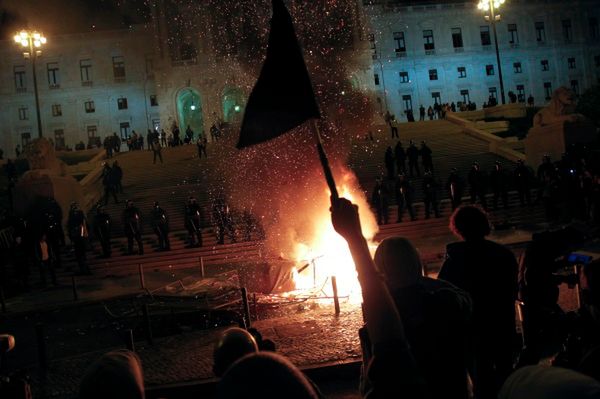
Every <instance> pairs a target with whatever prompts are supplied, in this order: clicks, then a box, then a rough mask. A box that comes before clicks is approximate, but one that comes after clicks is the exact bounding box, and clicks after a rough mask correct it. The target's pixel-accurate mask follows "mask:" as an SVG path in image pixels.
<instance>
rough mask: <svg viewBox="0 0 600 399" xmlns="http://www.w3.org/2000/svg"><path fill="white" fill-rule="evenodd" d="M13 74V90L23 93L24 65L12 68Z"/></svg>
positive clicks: (24, 89)
mask: <svg viewBox="0 0 600 399" xmlns="http://www.w3.org/2000/svg"><path fill="white" fill-rule="evenodd" d="M13 71H14V74H15V89H17V92H23V91H26V90H27V89H26V88H25V65H15V67H14V68H13Z"/></svg>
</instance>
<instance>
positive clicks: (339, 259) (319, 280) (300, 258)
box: [293, 171, 378, 303]
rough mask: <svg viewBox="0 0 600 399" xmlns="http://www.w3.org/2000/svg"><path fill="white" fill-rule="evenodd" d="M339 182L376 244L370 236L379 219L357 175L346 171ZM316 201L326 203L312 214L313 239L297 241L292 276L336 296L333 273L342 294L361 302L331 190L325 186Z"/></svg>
mask: <svg viewBox="0 0 600 399" xmlns="http://www.w3.org/2000/svg"><path fill="white" fill-rule="evenodd" d="M338 179H339V178H338ZM340 183H341V184H340ZM338 184H339V186H338V190H339V193H340V196H341V197H344V198H347V199H348V200H350V201H352V202H353V203H355V204H357V205H358V207H359V216H360V221H361V225H362V229H363V235H364V236H365V238H366V239H367V241H368V242H369V243H370V246H371V247H374V246H375V244H374V243H373V242H372V241H371V240H372V239H373V237H374V236H375V234H376V233H377V230H378V227H377V223H376V221H375V217H374V215H373V213H372V212H371V209H370V207H369V204H368V202H367V200H366V198H365V195H364V192H363V191H362V190H361V189H360V188H359V186H358V182H357V181H356V177H355V176H354V174H352V172H349V171H344V173H343V175H342V179H340V182H338ZM315 201H318V202H319V203H323V206H321V207H320V209H322V211H321V212H319V213H318V214H314V215H311V216H310V219H311V220H312V221H314V222H313V225H312V228H313V234H312V235H311V239H310V240H309V241H308V242H296V243H295V248H294V254H293V259H294V260H295V261H296V263H297V265H296V268H295V270H294V271H293V277H294V282H295V284H296V288H297V289H298V290H315V291H318V292H321V295H322V296H333V289H332V285H331V276H335V277H336V280H337V286H338V295H339V296H340V298H348V300H349V301H350V302H351V303H360V302H361V301H362V296H361V290H360V284H359V283H358V279H357V275H356V269H355V266H354V261H353V260H352V256H351V255H350V250H349V248H348V244H347V243H346V241H345V240H344V239H343V238H342V237H341V236H340V235H339V234H338V233H336V231H335V230H334V229H333V225H332V224H331V215H330V212H329V190H327V189H323V190H322V191H321V193H320V195H319V196H318V198H315Z"/></svg>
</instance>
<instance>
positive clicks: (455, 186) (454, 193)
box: [446, 168, 464, 210]
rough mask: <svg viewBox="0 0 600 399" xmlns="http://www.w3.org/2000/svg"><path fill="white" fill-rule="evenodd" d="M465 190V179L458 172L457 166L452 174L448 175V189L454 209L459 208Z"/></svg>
mask: <svg viewBox="0 0 600 399" xmlns="http://www.w3.org/2000/svg"><path fill="white" fill-rule="evenodd" d="M463 190H464V182H463V179H462V178H461V177H460V175H459V174H458V170H456V168H452V170H451V171H450V175H448V180H446V191H448V196H449V197H450V202H451V204H452V210H455V209H456V208H458V206H459V205H460V203H461V202H462V194H463Z"/></svg>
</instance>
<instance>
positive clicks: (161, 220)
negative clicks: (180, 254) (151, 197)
mask: <svg viewBox="0 0 600 399" xmlns="http://www.w3.org/2000/svg"><path fill="white" fill-rule="evenodd" d="M151 216H152V228H153V229H154V232H155V233H156V237H157V238H158V248H159V250H160V251H169V250H171V242H170V241H169V218H168V217H167V212H166V211H165V210H164V209H163V208H161V207H160V205H159V204H158V202H155V203H154V208H152V213H151Z"/></svg>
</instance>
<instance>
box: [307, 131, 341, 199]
mask: <svg viewBox="0 0 600 399" xmlns="http://www.w3.org/2000/svg"><path fill="white" fill-rule="evenodd" d="M310 127H311V129H312V131H313V133H314V135H315V140H316V142H317V151H318V152H319V159H320V160H321V166H322V167H323V174H324V175H325V180H326V181H327V185H328V186H329V191H331V205H335V204H337V202H338V200H339V199H340V196H339V194H338V191H337V186H336V185H335V179H334V178H333V173H332V172H331V166H330V165H329V159H328V158H327V154H326V153H325V148H324V147H323V139H322V138H321V132H320V131H319V126H318V125H317V121H316V120H315V119H311V120H310Z"/></svg>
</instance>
